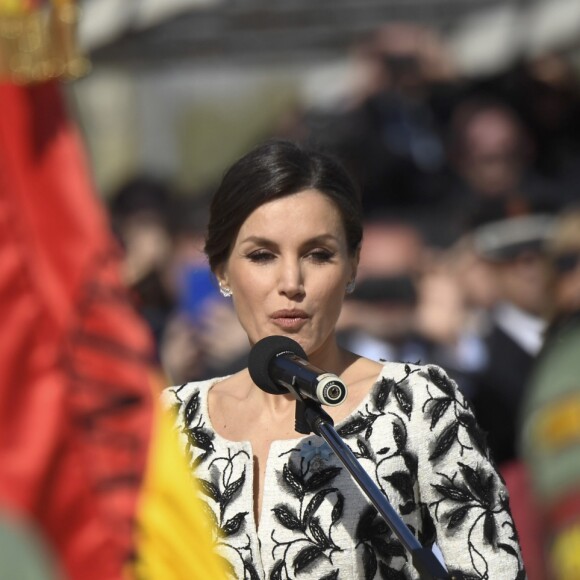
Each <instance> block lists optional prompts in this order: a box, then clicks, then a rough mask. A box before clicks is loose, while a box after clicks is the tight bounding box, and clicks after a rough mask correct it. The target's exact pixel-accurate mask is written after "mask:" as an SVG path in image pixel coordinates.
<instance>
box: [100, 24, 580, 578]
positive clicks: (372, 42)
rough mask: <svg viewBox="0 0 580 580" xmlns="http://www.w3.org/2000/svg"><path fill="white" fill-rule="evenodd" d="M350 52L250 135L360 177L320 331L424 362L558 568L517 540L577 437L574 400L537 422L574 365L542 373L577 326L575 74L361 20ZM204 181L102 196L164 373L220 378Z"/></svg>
mask: <svg viewBox="0 0 580 580" xmlns="http://www.w3.org/2000/svg"><path fill="white" fill-rule="evenodd" d="M352 60H353V71H355V73H356V74H353V77H352V84H351V90H350V91H349V92H348V93H347V94H344V95H343V97H342V98H341V99H340V100H338V101H336V102H333V103H325V105H324V106H323V107H322V106H319V107H309V108H307V107H304V108H303V109H302V110H295V111H292V113H291V114H289V115H287V116H286V117H285V118H284V119H281V120H280V123H279V125H278V126H277V127H275V128H273V129H272V132H271V134H269V135H264V138H269V137H282V138H290V139H293V140H297V141H301V142H307V143H311V144H314V145H316V146H319V147H322V148H324V149H326V150H327V151H330V152H331V153H333V154H335V155H336V156H338V157H339V158H340V159H341V160H342V161H343V162H344V163H345V165H346V166H347V167H348V168H349V170H350V171H351V173H352V175H353V176H354V177H355V179H356V180H357V181H358V183H359V185H360V187H361V191H362V200H363V206H364V210H365V220H366V225H365V233H364V242H363V247H362V252H361V260H360V267H359V271H358V276H357V286H356V289H355V291H354V292H353V294H352V295H350V296H349V297H348V299H347V302H346V304H345V307H344V309H343V313H342V315H341V319H340V321H339V325H340V340H341V342H342V344H344V345H345V346H346V347H348V348H350V349H351V350H353V351H355V352H357V353H359V354H362V355H365V356H368V357H370V358H374V359H389V360H401V361H409V362H423V363H435V364H440V365H441V366H443V367H444V368H445V369H446V370H447V371H448V372H449V373H450V375H452V376H453V377H454V378H455V379H456V380H457V382H458V384H459V386H460V388H461V389H462V391H463V393H464V394H465V396H466V397H467V398H468V400H470V401H471V403H472V405H473V407H474V410H475V413H476V416H477V419H478V421H479V423H480V425H481V427H483V429H484V430H485V431H486V432H487V433H488V441H489V443H490V447H491V450H492V453H493V457H494V459H495V461H496V462H497V463H498V465H499V466H500V468H501V469H503V470H504V473H505V474H506V479H508V484H510V483H512V480H510V479H509V476H510V475H511V474H514V473H515V476H514V477H515V479H514V480H513V482H514V483H513V485H514V489H515V486H523V487H518V488H517V489H519V490H520V489H523V490H524V492H525V493H524V492H522V493H521V494H519V493H518V497H517V498H516V499H517V500H520V499H521V500H522V502H523V501H529V502H533V504H532V503H530V504H525V505H523V508H522V509H524V513H525V514H526V516H527V517H528V520H527V524H526V530H525V533H522V531H521V530H520V533H522V535H523V536H526V537H524V538H523V541H522V543H523V544H524V546H523V547H524V550H525V551H526V552H527V554H528V560H527V565H528V568H529V569H528V574H529V577H530V578H532V579H533V578H543V577H549V576H542V575H541V574H542V573H541V572H540V570H544V569H545V567H546V566H552V568H554V567H556V566H568V567H570V566H571V567H572V568H569V569H575V570H576V572H578V570H580V563H579V562H577V561H576V562H574V561H571V562H570V561H567V560H566V558H559V559H558V564H554V563H553V562H548V564H546V563H545V562H544V560H550V558H551V556H550V553H548V552H547V551H546V550H544V549H543V548H540V549H539V550H537V551H536V552H535V553H532V551H530V549H529V548H527V549H526V546H529V545H534V546H535V548H538V546H540V544H541V540H540V539H538V535H539V532H538V534H537V535H536V537H533V533H534V532H535V531H536V530H539V529H541V528H542V527H543V526H544V524H543V523H542V522H543V521H544V520H543V519H542V518H544V517H545V518H548V519H550V522H552V523H553V522H554V521H555V520H554V518H553V517H552V514H553V509H552V508H554V506H555V505H556V504H557V503H558V502H559V501H560V499H559V498H560V497H561V496H563V495H565V496H566V497H568V496H570V495H573V494H574V493H575V491H578V490H580V453H579V452H578V451H577V450H576V455H574V453H573V452H572V453H571V455H569V456H568V461H569V462H570V463H573V464H574V465H576V464H578V465H579V467H578V468H574V469H573V468H572V467H568V468H567V467H566V465H568V464H565V465H564V466H562V465H561V464H560V463H559V464H558V466H557V467H558V469H559V472H558V473H561V477H560V478H559V479H558V477H556V475H557V474H556V475H554V477H553V478H552V479H550V478H547V477H546V476H545V475H544V476H543V478H542V476H541V474H542V473H544V469H545V468H546V465H548V466H549V465H551V464H550V463H549V461H550V452H553V453H554V454H557V453H560V454H561V450H562V449H566V450H568V451H569V449H570V447H571V446H572V444H573V443H576V444H577V443H578V441H580V419H579V417H580V403H579V404H578V406H577V409H578V410H579V412H578V414H577V415H575V416H574V417H573V418H572V419H570V425H569V429H568V431H566V432H565V433H562V432H561V431H562V430H561V429H560V430H558V429H557V428H556V427H554V426H553V425H560V423H561V422H560V418H559V415H558V414H557V413H558V412H561V413H562V414H564V413H566V412H568V414H569V405H564V406H563V407H562V409H561V410H560V411H558V407H557V405H560V406H562V405H561V400H562V397H565V396H569V397H573V396H574V395H575V394H574V393H571V392H569V391H570V388H569V386H567V385H568V383H566V381H564V380H560V381H558V380H556V379H555V378H554V376H555V375H557V374H558V373H560V375H566V373H568V374H569V375H570V373H571V376H574V373H576V371H574V372H572V371H569V370H567V369H568V367H565V365H574V364H575V365H576V367H578V362H577V360H578V358H580V357H574V356H573V354H571V355H569V356H568V358H567V359H566V362H562V363H560V362H559V361H560V359H559V358H557V359H556V360H557V361H558V362H557V363H553V362H552V370H551V371H546V370H545V367H546V366H547V365H549V363H550V357H554V356H556V355H555V354H554V352H557V351H558V350H559V348H561V346H562V344H566V345H567V344H568V341H564V342H563V341H562V340H561V335H562V332H568V331H569V330H570V327H571V328H572V330H571V331H572V332H573V331H574V328H576V329H577V328H578V324H580V322H579V321H578V319H579V316H578V314H579V313H580V204H578V202H579V201H580V195H579V190H580V78H579V76H578V74H577V73H576V72H575V71H574V70H573V68H572V66H571V65H570V63H569V62H568V61H567V60H566V59H565V58H564V57H563V56H561V55H557V54H551V55H542V56H538V57H536V58H534V59H529V60H526V61H525V62H521V63H518V64H516V65H514V66H513V67H511V68H510V69H509V70H506V71H502V72H501V73H498V74H496V75H494V76H490V77H487V78H484V79H465V78H461V77H460V76H459V75H458V74H457V73H456V71H455V70H454V66H453V63H452V62H451V60H450V58H449V56H448V54H447V52H446V49H445V46H444V43H443V42H442V41H441V39H440V38H438V37H437V35H436V34H435V33H434V32H433V31H431V30H429V29H425V28H423V27H419V26H416V25H410V24H397V25H387V26H383V27H381V28H380V29H378V30H377V31H376V33H375V34H373V35H372V36H371V37H369V38H367V39H366V40H365V41H364V42H362V43H360V44H359V45H358V46H356V47H354V48H353V51H352ZM210 193H211V192H205V191H202V192H182V191H175V190H174V189H173V188H172V186H171V182H170V180H167V181H164V180H160V179H157V178H153V177H149V176H146V175H143V176H136V177H135V178H134V179H132V180H131V181H130V182H128V183H126V184H125V185H123V187H121V188H120V189H119V190H118V191H117V192H115V194H114V195H112V196H111V198H110V205H109V208H110V212H111V217H112V223H113V227H114V229H115V232H116V234H117V235H118V238H119V240H120V241H121V244H122V246H123V248H124V251H125V276H126V280H127V282H128V283H129V285H130V287H131V289H132V291H133V296H134V300H135V304H136V306H137V308H138V309H139V310H140V311H141V312H142V314H143V315H144V316H145V318H146V320H147V321H148V323H149V324H150V326H151V329H152V331H153V333H154V336H155V338H156V341H157V348H158V357H159V361H160V363H161V365H162V366H163V368H164V370H165V372H166V374H167V376H168V379H169V381H170V382H172V383H181V382H185V381H188V380H199V379H204V378H208V377H211V376H216V375H224V374H228V373H231V372H234V371H236V370H238V369H239V368H242V367H243V366H245V360H246V356H247V353H248V350H249V345H248V344H247V342H246V336H245V333H244V332H243V331H242V330H241V328H240V327H239V324H238V322H237V319H236V317H235V315H234V313H233V311H232V308H231V303H230V302H229V301H228V300H227V299H224V298H222V297H221V296H220V295H219V293H218V291H217V284H216V283H215V281H214V280H213V279H212V277H211V274H210V273H209V271H208V267H207V264H206V262H205V259H204V255H203V251H202V248H203V243H204V234H205V225H206V216H207V209H208V199H209V195H210ZM574 325H576V327H575V326H574ZM576 335H578V332H576ZM576 343H578V339H577V338H576ZM578 348H580V344H578ZM579 352H580V351H579ZM554 364H555V366H556V370H554ZM575 376H576V377H578V376H580V371H579V372H578V373H576V374H575ZM575 384H576V388H577V390H579V391H580V384H579V383H578V380H577V379H576V383H575ZM578 396H579V397H580V394H578ZM579 400H580V399H579ZM552 402H553V404H554V405H555V406H551V405H552ZM543 409H549V410H550V412H551V413H556V414H555V415H554V416H552V415H549V416H548V417H547V418H546V417H545V416H543V415H542V412H543ZM550 419H551V420H552V423H551V424H553V425H552V426H553V429H552V431H550V430H549V428H548V427H549V420H550ZM575 420H576V422H575ZM576 423H577V424H578V427H575V425H576ZM546 425H548V426H546ZM542 429H543V431H542ZM550 437H551V439H550ZM558 457H559V459H558V461H562V460H561V456H560V455H559V456H558ZM546 461H548V463H546ZM542 462H543V463H542ZM514 465H515V466H522V465H525V466H526V469H525V472H521V471H515V472H514V471H513V470H511V469H512V467H513V466H514ZM538 465H541V466H542V467H541V469H540V468H538ZM548 468H549V467H548ZM575 471H579V474H578V477H577V479H575V476H576V473H575ZM522 473H523V475H522ZM538 479H541V481H540V482H538ZM530 481H531V483H530ZM530 490H532V491H530ZM555 490H557V493H558V494H559V495H558V497H556V491H555ZM578 493H579V497H580V491H578ZM528 495H529V497H528ZM512 503H514V495H513V494H512ZM530 505H535V506H536V507H537V509H535V510H532V511H531V512H530V511H529V509H528V508H529V507H530ZM578 505H580V501H579V502H578ZM539 506H541V508H540V507H539ZM512 509H514V511H516V510H517V506H516V505H512ZM558 509H560V511H561V506H559V507H558ZM526 510H527V511H526ZM565 511H566V510H564V512H565ZM530 513H533V514H536V515H537V517H534V521H530ZM558 513H560V512H558ZM514 515H515V516H516V519H517V518H518V517H520V516H519V515H518V513H515V514H514ZM554 517H555V516H554ZM564 520H565V518H564ZM564 520H562V518H560V519H559V520H557V523H553V526H552V528H553V529H558V530H560V529H564V528H565V526H566V522H565V521H564ZM544 527H545V526H544ZM553 533H554V534H555V533H556V532H553ZM527 536H530V538H529V541H528V539H527ZM534 542H540V543H536V544H534ZM564 560H566V563H563V562H564ZM574 566H577V567H576V568H573V567H574ZM578 573H579V574H580V572H578ZM554 577H556V576H555V575H554ZM558 577H560V576H558ZM561 577H565V576H561ZM568 577H570V578H572V577H580V576H568Z"/></svg>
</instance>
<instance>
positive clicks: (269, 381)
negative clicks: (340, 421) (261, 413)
mask: <svg viewBox="0 0 580 580" xmlns="http://www.w3.org/2000/svg"><path fill="white" fill-rule="evenodd" d="M248 370H249V371H250V376H251V377H252V380H253V381H254V383H256V385H257V386H258V387H259V388H260V389H262V390H263V391H266V392H267V393H271V394H272V395H283V394H286V393H288V392H291V393H293V394H296V393H297V394H298V396H300V397H302V398H303V397H309V398H310V399H313V400H314V401H316V402H318V403H322V404H323V405H330V406H335V405H340V404H341V403H342V402H343V401H344V400H345V399H346V395H347V389H346V385H345V384H344V383H343V382H342V381H341V379H339V378H338V377H337V376H336V375H335V374H332V373H327V372H325V371H323V370H321V369H319V368H317V367H315V366H314V365H311V364H310V363H309V362H308V357H307V356H306V353H305V352H304V349H303V348H302V347H301V346H300V345H299V344H298V343H297V342H296V341H295V340H292V339H291V338H288V337H287V336H267V337H266V338H263V339H262V340H260V341H258V342H257V343H256V344H255V345H254V346H253V347H252V350H251V351H250V356H249V359H248Z"/></svg>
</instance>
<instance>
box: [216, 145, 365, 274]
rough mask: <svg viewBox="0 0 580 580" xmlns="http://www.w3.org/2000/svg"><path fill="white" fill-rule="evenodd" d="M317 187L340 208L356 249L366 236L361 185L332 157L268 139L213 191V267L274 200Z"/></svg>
mask: <svg viewBox="0 0 580 580" xmlns="http://www.w3.org/2000/svg"><path fill="white" fill-rule="evenodd" d="M306 189H315V190H317V191H319V192H320V193H322V194H324V195H326V196H328V197H329V198H330V199H331V200H332V201H333V202H334V203H335V204H336V207H337V208H338V210H339V211H340V214H341V217H342V222H343V224H344V230H345V233H346V239H347V243H348V247H349V251H350V252H351V253H353V254H354V253H355V252H356V250H357V248H358V247H359V245H360V243H361V239H362V209H361V202H360V196H359V193H358V189H357V188H356V186H355V184H354V182H353V181H352V179H351V178H350V176H349V175H348V173H347V172H346V171H345V169H344V168H343V167H342V166H341V165H340V164H339V163H338V162H337V161H336V160H335V159H334V158H332V157H331V156H329V155H327V154H325V153H322V152H320V151H316V150H312V149H306V148H303V147H300V146H299V145H297V144H295V143H292V142H290V141H281V140H275V141H268V142H266V143H264V144H263V145H259V146H258V147H256V148H255V149H253V150H252V151H250V152H249V153H247V154H246V155H244V156H243V157H242V158H241V159H239V160H238V161H236V162H235V163H234V164H233V165H232V166H231V167H230V169H229V170H228V171H227V172H226V174H225V175H224V178H223V180H222V182H221V184H220V185H219V187H218V189H217V191H216V192H215V194H214V197H213V200H212V203H211V207H210V218H209V225H208V231H207V238H206V243H205V253H206V255H207V257H208V260H209V265H210V267H211V269H212V270H213V271H214V272H215V270H216V268H217V267H218V266H219V265H221V264H223V263H224V262H225V261H226V260H227V259H228V257H229V254H230V251H231V248H232V246H233V244H234V241H235V239H236V236H237V235H238V232H239V230H240V228H241V226H242V224H243V223H244V222H245V221H246V219H247V218H248V216H249V215H250V214H251V213H252V212H253V211H254V210H255V209H257V208H258V207H260V206H261V205H263V204H264V203H267V202H269V201H272V200H274V199H277V198H280V197H284V196H287V195H292V194H294V193H299V192H301V191H304V190H306Z"/></svg>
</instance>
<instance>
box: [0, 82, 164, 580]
mask: <svg viewBox="0 0 580 580" xmlns="http://www.w3.org/2000/svg"><path fill="white" fill-rule="evenodd" d="M0 111H1V114H0V320H1V321H2V332H1V333H0V352H1V353H2V357H1V358H0V503H2V504H6V505H8V506H10V507H11V508H13V509H17V510H19V511H21V512H23V513H24V514H26V515H27V516H29V517H30V518H32V519H33V520H35V521H36V522H38V523H39V525H40V527H41V529H42V531H43V532H44V533H45V536H46V538H48V539H49V541H50V542H51V543H52V545H53V548H54V550H55V551H56V553H57V554H58V555H59V556H60V560H61V563H62V565H63V567H64V569H65V571H66V573H67V574H68V575H69V576H70V577H73V578H83V579H90V578H99V579H102V578H107V579H114V578H117V577H120V576H121V573H122V568H123V566H124V565H125V563H126V561H127V559H128V558H129V557H130V555H131V551H132V550H133V543H132V542H133V538H132V532H133V530H132V522H133V518H134V515H135V509H136V502H137V499H138V495H139V489H140V485H141V482H142V481H141V480H142V477H143V473H144V468H145V464H146V461H147V451H148V445H149V435H150V429H151V424H152V419H153V407H152V391H151V373H152V372H153V368H154V367H153V365H152V364H151V356H150V355H151V352H152V349H151V347H152V344H151V340H150V337H149V335H148V333H147V331H146V330H145V327H144V325H143V323H142V322H141V320H139V318H138V317H137V316H136V314H135V312H134V311H133V308H132V306H131V304H130V302H129V300H128V295H127V293H126V291H125V290H124V288H123V286H122V284H121V281H120V277H119V267H118V266H119V253H118V249H117V248H116V246H115V244H114V242H113V238H112V236H111V235H110V233H109V227H108V222H107V219H106V215H105V213H104V210H103V208H102V207H101V205H100V203H99V200H98V199H97V198H96V196H95V195H94V191H93V188H92V186H91V183H90V180H89V179H88V177H87V176H88V175H89V173H88V170H87V164H86V162H85V159H84V158H83V155H82V147H81V146H80V141H79V137H78V135H77V133H76V131H75V128H74V126H73V125H72V124H71V123H70V122H69V120H68V119H67V116H66V113H65V110H64V107H63V102H62V99H61V95H60V93H59V87H58V85H57V84H56V83H55V82H49V83H43V84H38V85H32V86H22V87H18V86H15V85H9V84H4V85H0ZM89 563H90V565H88V564H89Z"/></svg>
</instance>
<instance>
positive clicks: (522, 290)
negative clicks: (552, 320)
mask: <svg viewBox="0 0 580 580" xmlns="http://www.w3.org/2000/svg"><path fill="white" fill-rule="evenodd" d="M496 271H497V273H498V277H497V280H498V282H499V289H500V294H501V296H502V297H504V298H506V299H507V300H510V301H511V302H513V303H514V304H515V305H516V306H519V307H520V308H521V309H522V310H525V311H527V312H530V313H532V314H537V315H540V314H542V313H543V312H544V311H545V309H546V302H547V298H548V295H547V291H548V287H547V282H546V262H545V259H544V258H543V257H542V256H540V255H539V254H536V253H533V252H529V253H525V254H522V255H520V256H518V257H517V258H515V259H513V260H510V261H509V262H506V263H502V264H498V265H497V266H496Z"/></svg>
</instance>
